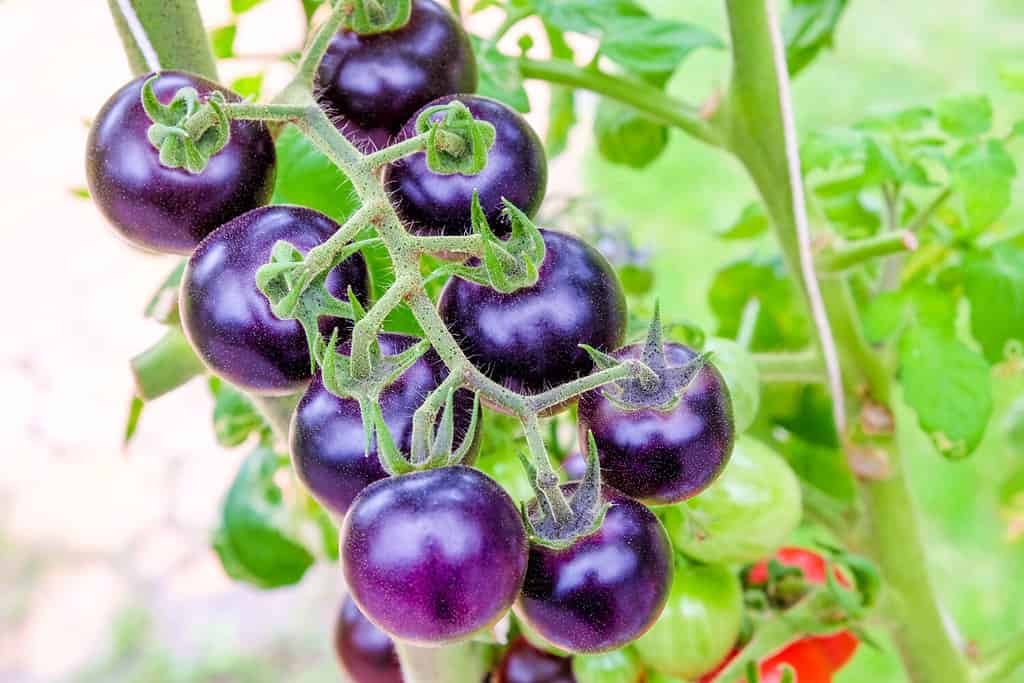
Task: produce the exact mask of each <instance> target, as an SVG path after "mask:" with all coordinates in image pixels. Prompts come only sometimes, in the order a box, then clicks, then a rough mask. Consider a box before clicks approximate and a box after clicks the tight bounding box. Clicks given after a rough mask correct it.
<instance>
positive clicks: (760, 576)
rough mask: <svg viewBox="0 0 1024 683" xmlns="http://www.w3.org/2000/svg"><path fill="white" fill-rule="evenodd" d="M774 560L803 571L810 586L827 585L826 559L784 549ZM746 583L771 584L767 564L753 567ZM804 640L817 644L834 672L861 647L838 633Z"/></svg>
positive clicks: (842, 579) (839, 576)
mask: <svg viewBox="0 0 1024 683" xmlns="http://www.w3.org/2000/svg"><path fill="white" fill-rule="evenodd" d="M774 559H776V560H777V561H778V562H779V563H780V564H782V565H783V566H785V567H795V568H797V569H799V570H800V571H802V572H803V575H804V580H805V581H807V582H808V583H811V584H817V585H822V584H824V583H825V582H826V572H827V571H828V564H827V563H826V562H825V558H824V557H822V556H821V555H820V554H819V553H816V552H814V551H813V550H808V549H807V548H796V547H787V548H781V549H780V550H779V551H778V552H777V553H775V555H774ZM834 571H835V577H836V581H837V582H838V583H839V585H841V586H843V587H845V588H850V587H851V584H850V580H849V579H848V578H847V577H846V575H845V574H843V573H842V572H841V571H839V570H838V569H836V570H834ZM747 581H749V582H750V583H751V584H752V585H758V584H761V583H765V582H766V581H768V562H767V561H763V562H759V563H757V564H755V565H754V566H753V567H751V568H750V571H749V572H748V574H747ZM804 640H806V641H808V642H811V643H813V644H815V645H816V646H817V647H818V648H819V650H821V653H822V656H823V657H825V659H827V660H828V661H829V664H830V666H831V667H832V670H833V671H838V670H839V669H841V668H843V667H844V666H845V665H846V663H847V662H849V661H850V659H852V658H853V655H854V654H856V652H857V647H858V645H860V641H859V640H858V639H857V636H855V635H853V633H851V632H850V631H838V632H836V633H830V634H828V635H824V636H809V637H807V638H805V639H804Z"/></svg>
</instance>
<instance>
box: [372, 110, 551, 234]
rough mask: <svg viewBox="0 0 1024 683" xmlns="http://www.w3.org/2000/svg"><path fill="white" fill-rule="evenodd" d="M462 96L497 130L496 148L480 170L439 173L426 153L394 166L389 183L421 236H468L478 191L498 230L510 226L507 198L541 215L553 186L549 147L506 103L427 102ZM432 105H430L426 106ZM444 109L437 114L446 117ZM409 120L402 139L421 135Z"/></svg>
mask: <svg viewBox="0 0 1024 683" xmlns="http://www.w3.org/2000/svg"><path fill="white" fill-rule="evenodd" d="M456 99H457V100H458V101H460V102H462V103H463V104H465V105H466V107H468V108H469V111H470V112H472V114H473V118H475V119H478V120H483V121H487V122H488V123H490V124H491V125H493V126H494V128H495V139H494V146H492V147H491V149H490V151H489V152H488V153H487V165H486V166H485V167H484V168H483V170H482V171H480V173H478V174H477V175H473V176H466V175H462V174H459V173H456V174H453V175H438V174H437V173H434V172H433V171H431V170H430V169H429V168H427V155H426V154H425V153H423V152H421V153H419V154H414V155H413V156H411V157H406V158H405V159H401V160H400V161H397V162H395V163H394V164H391V165H390V166H388V167H387V168H386V169H385V171H384V181H385V183H386V184H387V187H388V189H389V190H390V191H391V193H392V194H391V196H392V197H394V199H395V208H396V209H397V210H398V215H399V216H401V218H402V220H403V221H404V222H405V223H406V225H408V226H409V228H410V229H411V230H413V231H414V232H417V233H420V234H433V235H467V234H469V233H471V232H472V231H473V226H472V223H471V222H470V207H471V206H472V203H473V192H474V191H477V192H479V193H480V207H481V208H482V209H483V211H484V215H485V216H486V217H487V221H488V223H489V224H490V226H491V228H492V229H493V230H494V232H495V233H497V234H499V235H504V234H507V233H508V231H509V229H510V224H509V223H508V220H507V219H506V218H505V216H504V215H503V213H502V211H503V210H504V204H503V203H502V198H505V199H508V201H510V202H512V204H514V205H515V206H516V207H517V208H519V209H520V210H522V211H523V212H524V213H525V214H526V215H527V216H530V217H531V218H532V217H533V216H535V215H536V214H537V211H538V209H540V205H541V202H542V201H543V200H544V194H545V193H546V192H547V187H548V163H547V157H546V156H545V154H544V145H543V143H542V142H541V141H540V138H539V137H537V133H536V132H534V130H533V128H531V127H530V124H529V123H527V122H526V119H524V118H523V117H522V116H521V115H520V114H518V113H517V112H515V111H513V110H512V109H510V108H509V107H507V106H506V105H504V104H502V103H501V102H498V101H497V100H492V99H490V98H488V97H479V96H474V95H459V96H457V97H442V98H440V99H437V100H434V101H433V102H430V103H429V104H428V105H427V106H428V107H432V106H435V105H438V104H447V103H449V102H451V101H452V100H456ZM425 108H426V107H424V109H425ZM442 115H443V114H441V113H439V114H437V115H436V116H437V117H440V116H442ZM418 116H419V112H417V114H416V115H415V116H413V117H412V118H411V119H409V121H408V123H406V124H405V127H404V128H403V129H402V132H401V134H400V136H399V139H405V138H408V137H411V136H413V135H416V118H417V117H418Z"/></svg>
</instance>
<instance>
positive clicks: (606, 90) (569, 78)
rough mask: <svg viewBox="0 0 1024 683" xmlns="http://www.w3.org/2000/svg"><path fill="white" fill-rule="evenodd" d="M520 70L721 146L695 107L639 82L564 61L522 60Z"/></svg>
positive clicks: (711, 128)
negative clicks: (588, 91) (582, 67)
mask: <svg viewBox="0 0 1024 683" xmlns="http://www.w3.org/2000/svg"><path fill="white" fill-rule="evenodd" d="M519 71H520V73H522V75H523V78H529V79H536V80H541V81H548V82H550V83H559V84H561V85H568V86H571V87H574V88H580V89H582V90H590V91H592V92H595V93H597V94H599V95H604V96H605V97H607V98H609V99H613V100H616V101H618V102H621V103H623V104H628V105H629V106H631V107H633V108H634V109H636V110H637V111H639V112H641V113H643V114H647V115H648V116H650V117H651V118H652V119H655V120H657V121H659V122H661V123H664V124H665V125H668V126H674V127H676V128H678V129H679V130H682V131H684V132H686V133H689V134H690V135H692V136H693V137H695V138H697V139H698V140H701V141H702V142H706V143H707V144H709V145H714V146H718V145H721V143H722V139H721V137H720V135H719V134H718V131H716V130H715V128H714V127H713V126H712V125H711V124H710V123H708V121H706V120H705V119H703V118H701V116H700V112H699V111H698V110H697V108H696V107H694V106H692V105H690V104H686V103H684V102H680V101H679V100H676V99H675V98H673V97H670V96H669V95H666V94H665V93H664V92H663V91H661V90H659V89H658V88H655V87H654V86H653V85H650V84H648V83H645V82H643V81H641V80H638V79H635V78H629V77H626V76H613V75H610V74H607V73H604V72H603V71H599V70H597V69H581V68H580V67H578V66H576V65H575V64H573V63H572V62H570V61H568V60H563V59H551V60H546V61H538V60H534V59H526V58H523V59H521V60H519Z"/></svg>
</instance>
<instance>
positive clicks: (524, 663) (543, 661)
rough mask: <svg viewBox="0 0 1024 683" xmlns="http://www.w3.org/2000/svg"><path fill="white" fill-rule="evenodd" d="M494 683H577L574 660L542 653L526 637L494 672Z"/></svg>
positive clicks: (515, 644)
mask: <svg viewBox="0 0 1024 683" xmlns="http://www.w3.org/2000/svg"><path fill="white" fill-rule="evenodd" d="M494 683H576V678H575V677H574V676H573V674H572V660H571V659H569V658H568V657H559V656H558V655H553V654H551V653H550V652H542V651H541V650H538V649H537V648H535V647H533V646H532V645H530V643H529V641H528V640H526V639H525V638H517V639H516V640H514V641H512V644H511V645H509V646H508V650H506V651H505V655H504V656H503V657H502V658H501V662H500V663H499V664H498V668H497V669H495V670H494Z"/></svg>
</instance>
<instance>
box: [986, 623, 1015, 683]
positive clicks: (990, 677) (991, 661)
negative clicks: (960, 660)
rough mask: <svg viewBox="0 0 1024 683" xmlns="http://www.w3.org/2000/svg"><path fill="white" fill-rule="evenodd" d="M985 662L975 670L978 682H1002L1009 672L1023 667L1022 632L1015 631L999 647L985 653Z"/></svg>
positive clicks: (1011, 672) (1008, 675)
mask: <svg viewBox="0 0 1024 683" xmlns="http://www.w3.org/2000/svg"><path fill="white" fill-rule="evenodd" d="M984 661H985V664H984V666H983V667H981V668H980V670H979V671H978V672H977V676H976V677H975V680H976V681H977V682H978V683H1004V682H1005V681H1006V679H1007V678H1009V677H1010V675H1011V674H1013V673H1015V672H1016V671H1017V670H1018V669H1021V668H1024V633H1016V634H1014V635H1013V636H1011V637H1010V638H1009V639H1007V640H1006V641H1005V643H1004V644H1003V646H1002V647H1000V648H999V649H997V650H995V651H993V652H991V653H987V655H986V656H985V657H984Z"/></svg>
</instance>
